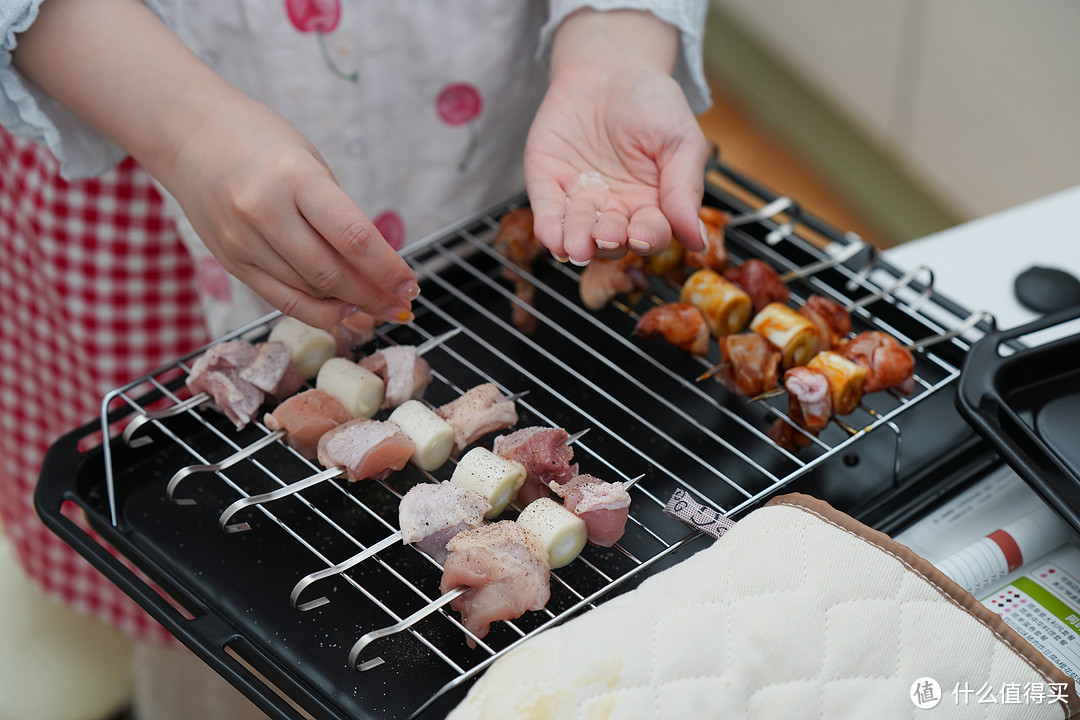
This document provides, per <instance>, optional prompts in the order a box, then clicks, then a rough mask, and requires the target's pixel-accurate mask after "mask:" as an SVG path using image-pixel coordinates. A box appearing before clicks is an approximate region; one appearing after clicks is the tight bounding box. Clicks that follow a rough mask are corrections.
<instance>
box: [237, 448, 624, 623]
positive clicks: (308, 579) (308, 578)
mask: <svg viewBox="0 0 1080 720" xmlns="http://www.w3.org/2000/svg"><path fill="white" fill-rule="evenodd" d="M587 432H589V428H585V429H584V430H579V431H578V432H576V433H574V434H573V435H570V436H569V437H567V438H566V444H567V445H573V444H574V443H575V442H577V441H578V440H580V439H581V438H582V437H583V436H584V435H585V433H587ZM642 477H644V475H642V476H640V477H637V478H634V479H633V480H631V481H629V482H627V483H625V484H624V487H626V488H629V487H630V486H631V485H633V484H634V483H635V482H637V481H638V480H640V479H641V478H642ZM230 527H236V526H230ZM239 529H246V528H239V527H237V530H239ZM234 532H235V531H234ZM398 540H401V531H400V530H395V531H394V532H393V533H392V534H391V535H388V536H387V537H385V538H383V539H382V540H380V541H379V542H377V543H376V544H374V545H372V546H371V547H369V548H366V549H364V550H362V551H361V552H359V553H357V554H355V555H353V556H352V557H351V558H349V559H347V560H345V561H344V562H341V563H338V564H337V565H333V566H331V567H328V568H324V569H322V570H319V571H316V572H313V573H310V574H308V575H305V576H304V577H302V578H301V579H300V581H299V582H297V583H296V585H295V586H293V589H292V592H291V593H290V594H289V602H291V603H292V606H293V607H294V608H296V609H297V610H300V611H302V612H306V611H308V610H314V609H315V608H317V607H322V606H323V605H326V604H327V603H329V602H330V600H329V598H327V597H326V596H322V597H318V598H315V599H314V600H309V601H308V602H304V603H298V602H297V601H298V600H299V599H300V594H301V593H302V592H304V590H305V589H307V587H308V586H309V585H311V584H312V583H315V582H318V581H319V580H325V579H326V578H328V577H333V576H334V575H340V574H341V573H343V572H345V571H346V570H349V569H351V568H353V567H356V566H357V565H359V564H360V563H362V562H364V561H365V560H367V559H368V558H371V557H374V556H375V555H377V554H378V553H380V552H382V551H383V550H385V549H386V548H388V547H390V546H391V545H393V544H394V543H395V542H397V541H398Z"/></svg>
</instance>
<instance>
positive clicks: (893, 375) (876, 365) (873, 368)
mask: <svg viewBox="0 0 1080 720" xmlns="http://www.w3.org/2000/svg"><path fill="white" fill-rule="evenodd" d="M836 352H837V354H839V355H842V356H844V357H846V358H847V359H848V360H851V361H852V362H856V363H858V364H860V365H862V366H863V367H865V368H866V381H865V382H864V383H863V392H864V393H872V392H877V391H878V390H888V389H889V388H896V389H897V390H898V391H899V392H902V393H904V394H905V395H907V394H910V393H911V391H912V390H913V389H914V387H915V380H914V377H913V375H912V373H913V372H914V370H915V356H914V355H912V354H911V351H910V350H908V349H907V348H905V347H904V346H903V345H901V344H900V343H899V342H897V340H896V338H894V337H893V336H891V335H888V334H886V333H883V332H881V331H880V330H867V331H865V332H861V333H859V334H858V335H856V336H855V337H854V338H852V339H851V340H848V341H846V342H843V343H841V344H840V345H839V346H837V348H836Z"/></svg>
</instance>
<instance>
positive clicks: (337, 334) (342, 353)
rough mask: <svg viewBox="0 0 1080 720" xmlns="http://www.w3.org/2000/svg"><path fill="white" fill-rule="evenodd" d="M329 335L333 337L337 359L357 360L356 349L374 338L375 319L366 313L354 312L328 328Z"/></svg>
mask: <svg viewBox="0 0 1080 720" xmlns="http://www.w3.org/2000/svg"><path fill="white" fill-rule="evenodd" d="M330 334H331V335H333V336H334V342H335V343H336V346H337V350H336V353H335V354H336V355H337V356H338V357H346V358H349V359H350V360H357V359H358V358H359V354H358V353H357V351H356V348H358V347H360V346H361V345H363V344H365V343H367V342H368V341H370V340H371V338H373V337H375V318H374V317H372V316H371V315H368V314H367V313H366V312H354V313H353V314H352V315H349V316H347V317H345V318H343V319H342V320H341V322H339V323H337V324H336V325H334V326H333V327H332V328H330Z"/></svg>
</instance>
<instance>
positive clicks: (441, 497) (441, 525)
mask: <svg viewBox="0 0 1080 720" xmlns="http://www.w3.org/2000/svg"><path fill="white" fill-rule="evenodd" d="M490 509H491V505H490V504H489V503H488V501H487V500H485V499H484V496H482V495H481V494H480V493H477V492H473V491H472V490H468V489H466V488H463V487H458V486H457V485H454V484H453V483H451V482H450V481H449V480H444V481H443V482H441V483H438V484H437V485H436V484H432V483H421V484H419V485H414V486H413V487H412V488H410V489H409V492H407V493H405V495H404V496H403V497H402V498H401V504H400V505H398V526H399V527H400V528H401V540H402V542H404V543H407V544H415V545H416V547H418V548H419V549H421V550H423V551H424V552H425V553H427V554H428V555H430V556H431V557H433V558H435V560H436V561H438V562H440V563H441V562H443V561H444V560H446V556H447V554H448V553H449V551H448V550H447V549H446V543H448V542H449V541H450V538H452V537H454V536H455V535H457V534H458V533H459V532H462V531H463V530H472V529H473V528H477V527H480V526H481V525H483V524H484V515H486V514H487V512H488V510H490Z"/></svg>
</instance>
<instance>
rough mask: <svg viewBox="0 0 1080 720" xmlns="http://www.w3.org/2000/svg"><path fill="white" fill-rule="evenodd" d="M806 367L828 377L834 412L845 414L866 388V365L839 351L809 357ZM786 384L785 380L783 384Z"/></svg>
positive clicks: (859, 398)
mask: <svg viewBox="0 0 1080 720" xmlns="http://www.w3.org/2000/svg"><path fill="white" fill-rule="evenodd" d="M806 367H807V368H809V369H810V370H815V371H817V372H819V373H821V374H822V375H824V376H825V377H826V378H827V379H828V381H829V393H830V395H831V396H832V411H833V413H834V414H836V415H847V414H848V413H849V412H852V411H853V410H854V409H855V408H856V407H858V406H859V403H860V402H861V401H862V396H863V393H864V392H865V390H866V375H867V369H866V366H864V365H860V364H859V363H857V362H853V361H851V360H848V359H847V358H846V357H844V356H843V355H840V354H839V353H835V352H832V351H831V350H825V351H824V352H819V353H818V354H817V355H815V356H814V357H813V358H811V360H810V362H808V363H807V364H806ZM789 372H790V371H789ZM786 384H787V383H786V380H785V386H786Z"/></svg>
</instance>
